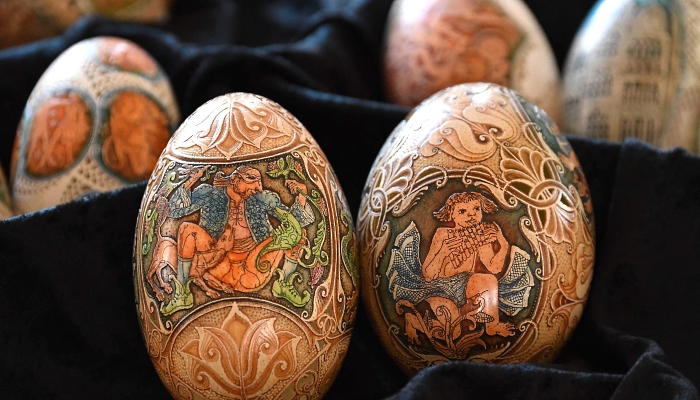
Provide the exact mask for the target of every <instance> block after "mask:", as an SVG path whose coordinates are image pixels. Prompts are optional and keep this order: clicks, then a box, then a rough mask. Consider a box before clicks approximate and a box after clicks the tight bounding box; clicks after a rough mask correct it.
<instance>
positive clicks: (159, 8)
mask: <svg viewBox="0 0 700 400" xmlns="http://www.w3.org/2000/svg"><path fill="white" fill-rule="evenodd" d="M171 3H172V1H171V0H80V1H75V0H31V1H26V0H2V1H0V15H2V22H3V23H2V25H0V48H5V47H10V46H15V45H19V44H22V43H27V42H31V41H34V40H39V39H43V38H47V37H50V36H56V35H58V34H60V33H61V32H63V31H64V30H65V29H66V28H68V27H69V26H70V25H72V24H73V23H74V22H75V21H77V20H78V19H79V18H80V17H82V16H85V15H92V14H99V15H102V16H105V17H107V18H111V19H115V20H121V21H134V22H159V21H163V20H164V19H165V18H167V16H168V14H169V8H170V5H171Z"/></svg>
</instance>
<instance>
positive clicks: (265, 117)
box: [182, 97, 297, 160]
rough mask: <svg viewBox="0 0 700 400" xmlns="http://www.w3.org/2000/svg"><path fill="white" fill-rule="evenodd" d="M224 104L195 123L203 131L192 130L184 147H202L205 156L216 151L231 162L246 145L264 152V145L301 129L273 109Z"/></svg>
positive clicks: (238, 103)
mask: <svg viewBox="0 0 700 400" xmlns="http://www.w3.org/2000/svg"><path fill="white" fill-rule="evenodd" d="M226 99H227V100H228V101H225V102H220V103H219V104H217V105H216V106H215V107H213V108H212V109H211V111H210V112H209V113H204V115H203V117H201V118H200V120H199V121H193V122H194V125H195V126H200V125H201V126H202V129H192V133H191V134H189V136H188V137H186V138H185V139H184V140H183V142H182V147H184V148H189V147H194V146H196V147H198V148H199V151H200V152H201V153H202V154H205V153H207V152H210V151H211V150H215V151H217V152H218V153H220V154H221V155H222V156H224V157H225V158H226V159H227V160H230V159H231V158H232V157H233V156H234V155H235V154H236V153H237V152H238V151H239V150H240V149H241V147H242V146H243V145H249V146H253V147H255V148H256V149H258V150H259V149H262V147H263V143H262V142H263V141H264V140H266V139H276V138H280V137H284V136H291V135H292V132H296V131H297V129H296V127H294V126H293V125H292V124H290V123H289V122H288V121H286V120H285V119H284V118H283V117H282V116H281V115H278V114H277V113H276V112H275V111H273V110H272V109H270V108H267V107H262V106H254V105H252V104H249V105H246V104H243V102H239V101H233V100H231V99H228V97H226Z"/></svg>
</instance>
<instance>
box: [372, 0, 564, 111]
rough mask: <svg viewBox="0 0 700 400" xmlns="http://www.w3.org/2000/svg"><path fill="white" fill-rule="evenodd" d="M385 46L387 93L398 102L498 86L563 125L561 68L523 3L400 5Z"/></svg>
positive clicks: (435, 0)
mask: <svg viewBox="0 0 700 400" xmlns="http://www.w3.org/2000/svg"><path fill="white" fill-rule="evenodd" d="M385 42H386V43H385V50H384V78H385V92H386V96H387V98H388V99H389V100H390V101H392V102H394V103H398V104H401V105H405V106H410V107H414V106H416V105H417V104H418V103H420V102H421V101H423V100H424V99H426V98H428V97H429V96H430V95H432V94H433V93H435V92H437V91H439V90H442V89H444V88H447V87H449V86H452V85H457V84H460V83H466V82H492V83H497V84H499V85H504V86H508V87H511V88H513V89H515V90H517V91H518V92H520V93H522V94H523V95H524V96H526V97H527V98H529V99H530V100H531V101H533V102H534V103H535V104H537V105H538V106H540V107H541V108H543V109H544V110H545V111H547V113H549V115H551V116H552V117H553V118H554V120H557V119H558V118H559V114H560V110H561V97H560V96H561V89H560V81H559V69H558V68H557V64H556V60H555V58H554V54H553V53H552V49H551V47H550V45H549V42H547V38H546V37H545V35H544V32H543V31H542V28H540V26H539V25H538V23H537V20H536V19H535V17H534V16H533V15H532V13H531V12H530V10H529V9H528V8H527V6H526V5H525V4H524V3H523V2H522V1H521V0H426V1H409V0H395V1H394V4H393V6H392V8H391V11H390V14H389V20H388V22H387V28H386V37H385Z"/></svg>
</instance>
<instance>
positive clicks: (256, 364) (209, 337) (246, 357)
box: [180, 303, 301, 398]
mask: <svg viewBox="0 0 700 400" xmlns="http://www.w3.org/2000/svg"><path fill="white" fill-rule="evenodd" d="M275 320H276V318H263V319H260V320H257V321H255V322H251V320H250V319H249V318H248V317H247V316H246V315H245V314H243V313H242V312H241V311H240V310H239V309H238V306H237V305H236V304H235V303H234V304H233V307H231V311H230V312H229V314H228V316H227V317H226V319H225V320H224V321H223V323H222V325H221V327H220V328H217V327H197V328H196V329H197V333H198V335H199V338H198V339H195V340H192V341H190V342H188V343H187V344H186V345H185V346H183V348H182V350H180V354H181V355H182V356H183V357H184V358H185V360H186V365H187V374H188V376H189V378H190V380H191V382H192V383H193V384H194V385H196V387H197V388H198V389H202V390H204V389H211V390H213V391H214V392H216V393H218V394H220V395H222V396H228V397H233V398H252V397H255V396H257V395H259V394H261V393H263V392H265V391H267V390H269V389H270V387H271V386H272V385H274V384H275V383H276V382H278V381H279V380H282V379H285V378H289V377H291V376H292V375H293V374H294V373H295V371H296V369H297V360H296V347H297V344H298V343H299V340H301V338H300V337H299V336H296V335H294V334H293V333H291V332H287V331H278V330H276V329H275V326H274V323H275Z"/></svg>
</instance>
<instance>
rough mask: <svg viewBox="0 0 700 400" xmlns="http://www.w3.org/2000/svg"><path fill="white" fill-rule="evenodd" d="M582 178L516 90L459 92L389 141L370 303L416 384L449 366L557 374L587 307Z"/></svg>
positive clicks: (445, 95)
mask: <svg viewBox="0 0 700 400" xmlns="http://www.w3.org/2000/svg"><path fill="white" fill-rule="evenodd" d="M591 204H592V203H591V199H590V194H589V192H588V187H587V184H586V180H585V177H584V175H583V172H582V171H581V166H580V164H579V162H578V160H577V158H576V155H575V154H574V153H573V151H572V149H571V147H570V145H569V144H568V142H567V141H566V139H565V138H564V137H563V136H561V134H560V133H559V131H558V129H557V127H556V125H555V124H554V123H553V122H552V121H551V120H550V119H549V117H548V116H547V114H545V113H544V112H543V111H542V110H541V109H539V108H537V107H536V106H534V105H533V104H532V103H530V102H529V101H527V100H526V99H525V98H523V97H522V96H520V95H519V94H517V93H516V92H515V91H513V90H512V89H508V88H505V87H503V86H499V85H496V84H485V83H478V84H462V85H457V86H454V87H450V88H448V89H445V90H443V91H441V92H439V93H437V94H435V95H433V96H432V97H430V98H429V99H428V100H426V101H425V102H423V103H422V104H421V105H420V106H419V107H417V108H416V109H415V110H414V111H413V112H412V113H411V114H410V115H409V116H408V117H407V119H406V120H404V121H403V122H401V123H400V124H399V125H398V126H397V127H396V129H395V130H394V132H393V133H392V134H391V135H390V136H389V138H388V139H387V142H386V144H385V145H384V147H383V149H382V150H381V152H380V154H379V156H378V157H377V159H376V161H375V163H374V166H373V168H372V170H371V172H370V176H369V178H368V181H367V184H366V186H365V190H364V192H363V197H362V202H361V205H360V212H359V216H358V243H359V245H360V255H359V257H360V268H361V273H360V275H361V278H362V284H363V286H364V287H363V301H364V303H365V306H366V308H367V313H368V315H369V317H370V320H371V321H372V324H373V326H374V328H375V331H376V333H377V335H378V336H379V338H380V339H381V342H382V343H383V345H384V347H385V348H386V350H387V351H388V353H389V354H390V355H391V356H392V357H393V358H394V360H395V361H396V362H397V364H398V365H399V366H400V367H401V368H402V369H403V370H404V371H405V372H406V373H408V374H414V373H416V372H417V371H418V370H420V369H421V368H424V367H428V366H431V365H435V364H440V363H443V362H447V361H449V360H472V361H486V362H492V363H512V362H520V361H530V362H540V361H544V362H546V361H552V360H553V359H554V358H555V357H556V356H557V354H558V353H559V351H560V349H561V348H562V346H563V345H564V343H565V342H566V341H567V339H568V338H569V337H570V336H571V333H572V332H573V330H574V327H575V326H576V323H577V322H578V320H579V318H580V316H581V313H582V311H583V306H584V304H585V303H586V299H587V297H588V290H589V285H590V282H591V277H592V272H593V259H594V253H595V245H594V230H593V209H592V205H591Z"/></svg>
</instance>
